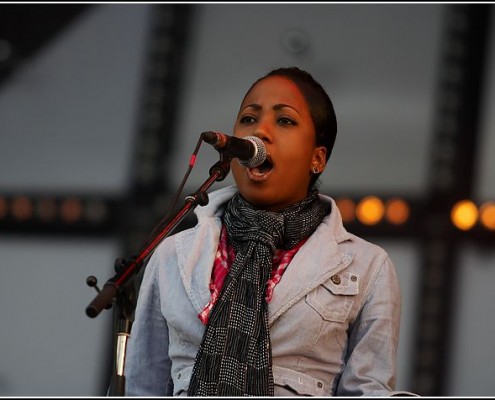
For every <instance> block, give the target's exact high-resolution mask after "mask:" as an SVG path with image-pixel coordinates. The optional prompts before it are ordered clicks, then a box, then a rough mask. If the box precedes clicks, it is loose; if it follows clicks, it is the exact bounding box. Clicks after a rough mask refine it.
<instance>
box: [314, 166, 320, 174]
mask: <svg viewBox="0 0 495 400" xmlns="http://www.w3.org/2000/svg"><path fill="white" fill-rule="evenodd" d="M318 173H320V170H319V169H318V167H317V166H316V165H313V174H315V175H316V174H318Z"/></svg>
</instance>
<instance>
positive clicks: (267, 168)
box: [247, 155, 273, 182]
mask: <svg viewBox="0 0 495 400" xmlns="http://www.w3.org/2000/svg"><path fill="white" fill-rule="evenodd" d="M247 171H248V176H249V179H251V180H253V181H256V182H262V181H266V180H267V179H268V178H269V177H270V175H271V173H272V171H273V161H272V159H271V157H270V156H269V155H268V156H267V157H266V159H265V161H263V163H262V164H260V165H258V166H256V167H254V168H248V169H247Z"/></svg>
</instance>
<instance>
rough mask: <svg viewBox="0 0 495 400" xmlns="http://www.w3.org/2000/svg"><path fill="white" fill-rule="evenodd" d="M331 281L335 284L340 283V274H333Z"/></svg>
mask: <svg viewBox="0 0 495 400" xmlns="http://www.w3.org/2000/svg"><path fill="white" fill-rule="evenodd" d="M330 279H331V280H332V282H333V283H335V284H336V285H340V276H338V275H333V276H332V277H331V278H330Z"/></svg>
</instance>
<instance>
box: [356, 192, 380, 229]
mask: <svg viewBox="0 0 495 400" xmlns="http://www.w3.org/2000/svg"><path fill="white" fill-rule="evenodd" d="M384 213H385V206H384V204H383V201H382V200H380V199H379V198H378V197H376V196H367V197H365V198H363V199H361V201H360V202H359V204H358V205H357V209H356V215H357V217H358V219H359V221H361V222H362V223H363V224H365V225H375V224H377V223H378V222H380V220H381V219H382V218H383V215H384Z"/></svg>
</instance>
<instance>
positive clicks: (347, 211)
mask: <svg viewBox="0 0 495 400" xmlns="http://www.w3.org/2000/svg"><path fill="white" fill-rule="evenodd" d="M335 203H337V207H338V208H339V211H340V214H341V215H342V221H343V222H344V223H345V222H351V221H353V220H354V218H355V215H356V214H355V212H356V204H354V201H352V200H351V199H347V198H341V199H337V200H336V201H335Z"/></svg>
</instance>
